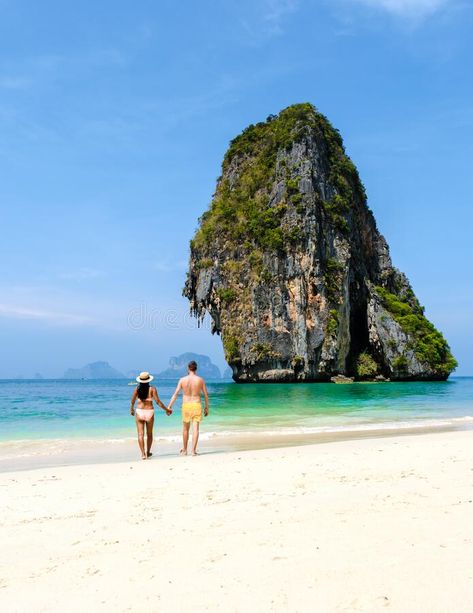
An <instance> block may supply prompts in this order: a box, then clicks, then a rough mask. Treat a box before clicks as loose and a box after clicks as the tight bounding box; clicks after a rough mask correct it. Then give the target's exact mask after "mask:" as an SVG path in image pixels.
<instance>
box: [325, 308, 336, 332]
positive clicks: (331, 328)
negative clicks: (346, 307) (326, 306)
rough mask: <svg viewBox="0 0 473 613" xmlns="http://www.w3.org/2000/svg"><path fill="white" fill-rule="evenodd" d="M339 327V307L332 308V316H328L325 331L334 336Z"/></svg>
mask: <svg viewBox="0 0 473 613" xmlns="http://www.w3.org/2000/svg"><path fill="white" fill-rule="evenodd" d="M337 329H338V311H337V309H330V317H329V318H328V321H327V326H326V328H325V331H326V332H327V335H328V336H332V335H333V334H335V333H336V331H337Z"/></svg>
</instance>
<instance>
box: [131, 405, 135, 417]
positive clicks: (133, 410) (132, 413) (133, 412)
mask: <svg viewBox="0 0 473 613" xmlns="http://www.w3.org/2000/svg"><path fill="white" fill-rule="evenodd" d="M134 414H135V409H134V408H133V407H130V415H132V416H133V415H134Z"/></svg>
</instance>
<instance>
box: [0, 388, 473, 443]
mask: <svg viewBox="0 0 473 613" xmlns="http://www.w3.org/2000/svg"><path fill="white" fill-rule="evenodd" d="M127 383H128V382H127V381H121V380H120V381H111V380H106V381H105V380H104V381H66V380H40V381H36V380H35V381H28V380H21V381H0V441H3V442H5V441H19V440H25V439H26V440H28V439H29V440H32V439H33V440H36V439H64V438H83V439H84V438H85V439H123V438H128V437H131V436H134V435H135V426H134V421H133V418H131V417H130V415H129V399H130V396H131V394H132V391H133V387H131V386H128V384H127ZM157 387H158V391H159V394H160V396H161V399H162V400H163V402H165V403H167V402H168V401H169V399H170V397H171V395H172V392H173V391H174V387H175V382H158V383H157ZM208 388H209V392H210V396H211V414H210V416H209V417H208V418H207V419H206V420H205V421H204V424H203V433H204V436H207V437H209V436H218V435H222V436H225V435H232V434H235V435H239V434H242V435H248V434H260V435H268V436H269V435H272V434H286V433H287V434H298V433H316V432H331V431H334V432H338V431H340V430H342V431H343V430H370V429H379V428H402V427H411V426H418V425H425V426H429V425H432V426H435V425H439V426H440V425H442V424H445V425H448V424H449V423H453V424H456V423H458V424H459V425H461V424H462V423H465V424H468V422H473V377H462V378H452V379H450V380H449V381H445V382H439V383H422V382H415V383H408V382H403V383H376V384H373V383H355V384H351V385H334V384H331V383H328V384H325V383H319V384H285V385H284V384H280V385H278V384H265V385H254V384H253V385H252V384H249V385H237V384H234V383H222V382H211V381H210V382H208ZM156 427H157V435H158V437H159V436H161V437H163V438H169V439H170V440H172V439H173V438H174V437H176V436H178V435H179V432H180V428H181V421H180V402H178V403H176V405H175V411H174V414H173V415H172V416H171V417H166V415H165V414H164V412H163V411H161V410H158V411H157V421H156Z"/></svg>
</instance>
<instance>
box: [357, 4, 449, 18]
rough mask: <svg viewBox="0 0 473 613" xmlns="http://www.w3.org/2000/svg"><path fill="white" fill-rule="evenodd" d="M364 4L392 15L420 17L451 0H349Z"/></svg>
mask: <svg viewBox="0 0 473 613" xmlns="http://www.w3.org/2000/svg"><path fill="white" fill-rule="evenodd" d="M350 2H356V3H358V4H364V5H365V6H371V7H373V8H378V9H381V10H385V11H388V12H389V13H391V14H393V15H398V16H399V17H407V18H414V19H416V18H422V17H428V16H429V15H431V14H433V13H435V12H437V11H438V10H440V9H442V8H444V7H445V6H447V5H449V4H450V5H451V4H453V0H350Z"/></svg>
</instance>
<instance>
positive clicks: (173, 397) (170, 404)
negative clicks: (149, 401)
mask: <svg viewBox="0 0 473 613" xmlns="http://www.w3.org/2000/svg"><path fill="white" fill-rule="evenodd" d="M181 389H182V379H179V383H178V384H177V387H176V391H175V392H174V394H173V395H172V398H171V400H170V401H169V405H168V409H169V410H171V409H172V405H173V404H174V403H175V402H176V400H177V397H178V396H179V392H180V391H181Z"/></svg>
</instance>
